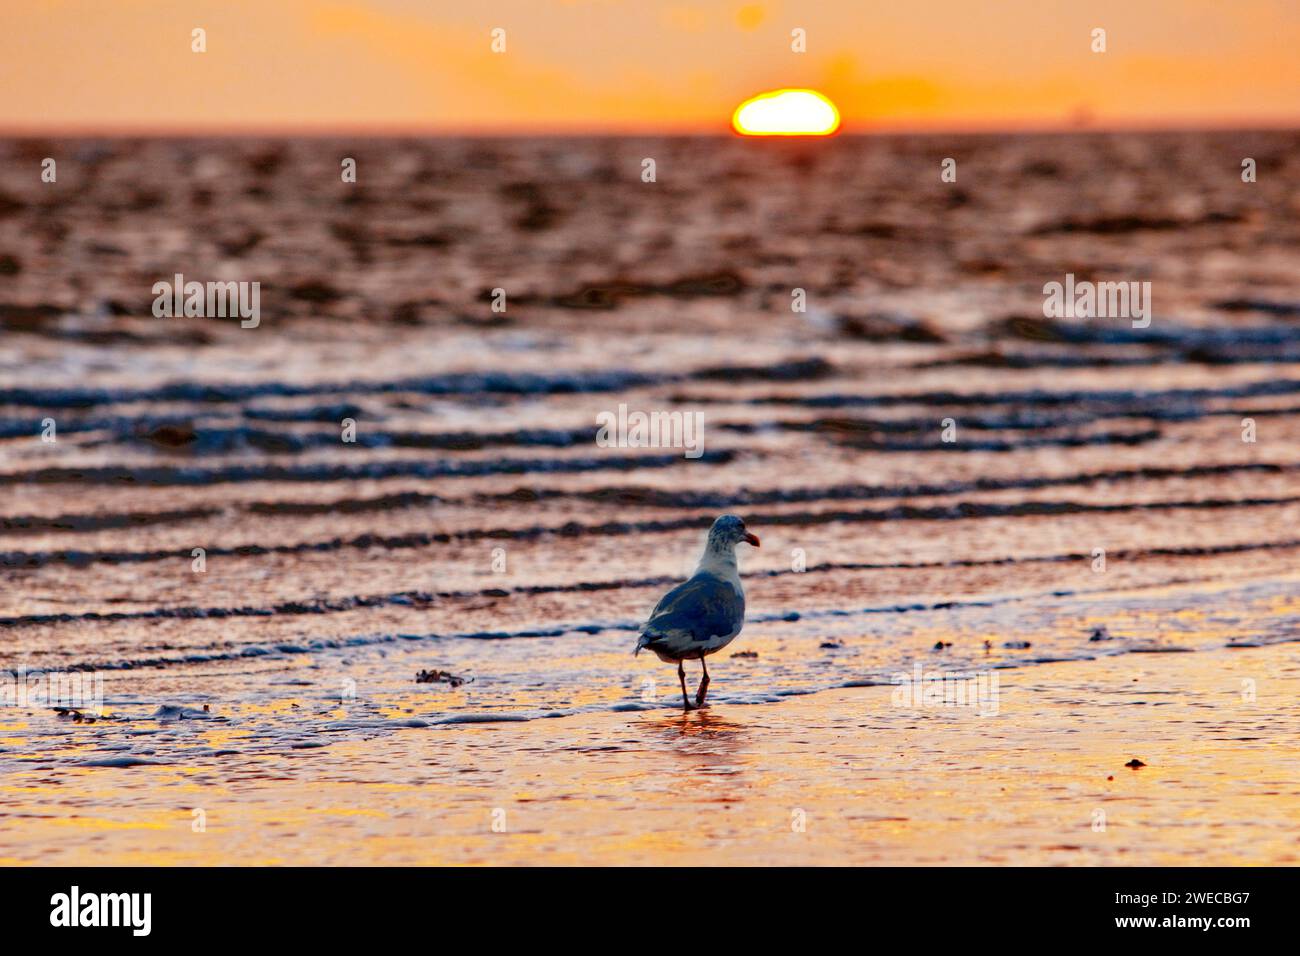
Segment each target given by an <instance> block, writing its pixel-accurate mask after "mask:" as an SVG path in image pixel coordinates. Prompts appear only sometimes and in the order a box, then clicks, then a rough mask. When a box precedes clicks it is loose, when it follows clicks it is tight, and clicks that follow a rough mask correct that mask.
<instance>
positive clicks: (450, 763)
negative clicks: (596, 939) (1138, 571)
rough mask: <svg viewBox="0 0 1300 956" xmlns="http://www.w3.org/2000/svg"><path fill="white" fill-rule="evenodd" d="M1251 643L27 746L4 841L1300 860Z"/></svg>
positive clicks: (492, 861) (918, 858) (785, 857)
mask: <svg viewBox="0 0 1300 956" xmlns="http://www.w3.org/2000/svg"><path fill="white" fill-rule="evenodd" d="M1248 650H1249V653H1247V649H1245V648H1240V649H1229V648H1224V649H1220V650H1215V651H1201V652H1196V653H1185V654H1161V655H1142V659H1134V658H1133V657H1132V656H1128V655H1126V656H1124V657H1118V658H1114V657H1112V658H1097V659H1093V660H1087V661H1072V662H1068V663H1059V664H1041V665H1037V666H1035V667H1034V668H1032V669H1022V670H1005V671H1002V672H1000V675H999V679H1000V691H999V692H1000V695H1001V699H1000V702H999V703H1000V706H999V713H998V714H997V715H996V716H984V717H981V716H978V712H977V710H975V709H972V708H969V707H967V708H939V709H916V708H904V707H898V706H896V705H895V704H893V703H891V695H892V694H893V691H894V688H891V687H889V686H887V685H881V686H874V687H863V688H853V689H838V690H827V691H823V692H820V693H817V694H810V695H806V696H792V697H790V698H789V699H787V700H785V701H783V702H782V703H780V704H769V705H757V706H740V705H720V706H718V707H716V708H709V709H707V710H705V711H703V712H692V713H691V714H689V715H682V714H677V713H665V712H662V711H641V712H622V713H618V712H611V713H590V714H585V715H574V716H571V717H570V718H569V719H568V720H564V721H548V720H537V721H530V722H527V723H508V724H486V723H485V724H461V725H458V726H455V727H443V728H415V727H413V728H412V729H411V730H410V731H409V732H403V733H399V734H394V735H390V736H388V737H380V738H376V739H371V740H366V741H350V742H339V743H336V744H331V745H328V746H324V747H320V748H316V749H305V750H301V751H296V752H295V754H294V759H293V761H292V762H291V765H290V766H288V767H287V768H286V767H285V766H283V765H281V766H278V767H276V768H274V770H272V768H271V767H269V766H265V767H264V766H263V764H264V763H266V764H269V763H271V762H272V761H271V760H269V759H268V760H265V761H264V760H263V759H261V758H259V757H258V756H252V757H249V758H247V759H243V760H241V762H240V763H237V764H236V763H228V762H223V761H222V760H221V759H220V758H217V759H214V760H212V761H209V762H207V763H205V764H201V765H198V766H184V767H178V766H174V765H147V764H146V765H137V766H133V767H95V768H91V767H74V768H62V767H60V768H52V767H49V766H45V767H42V766H35V767H33V768H32V769H31V770H30V771H23V772H18V773H15V774H13V775H11V780H10V781H9V782H8V783H7V784H6V789H7V790H8V794H7V799H6V801H5V802H6V805H7V806H8V809H7V810H6V812H5V814H4V817H3V818H0V862H3V863H8V864H13V863H37V864H65V865H108V864H126V865H138V864H181V865H186V864H189V865H198V864H205V865H232V864H272V865H274V864H306V865H315V864H331V863H333V864H341V863H348V864H351V865H384V864H467V865H476V864H482V865H499V864H528V863H544V864H545V863H549V864H556V865H570V864H572V865H581V864H632V865H642V864H683V865H686V864H740V865H780V864H796V865H799V864H869V865H970V864H1013V865H1039V864H1046V865H1056V864H1071V865H1079V864H1084V865H1097V864H1107V865H1142V864H1150V865H1242V864H1244V865H1256V864H1271V865H1294V864H1295V863H1297V862H1298V861H1300V850H1297V848H1296V846H1295V843H1294V838H1293V834H1294V833H1295V832H1296V829H1297V827H1300V803H1297V801H1296V800H1295V799H1294V798H1295V797H1296V796H1297V795H1298V794H1297V787H1296V783H1295V781H1296V780H1297V779H1300V773H1297V771H1298V770H1300V758H1297V757H1286V756H1283V755H1279V754H1278V752H1277V748H1276V746H1275V744H1274V741H1276V740H1291V739H1294V737H1295V734H1296V732H1297V730H1300V716H1297V715H1296V714H1295V713H1294V712H1293V713H1289V714H1288V713H1286V712H1285V711H1282V710H1281V709H1280V707H1281V704H1280V702H1283V701H1294V700H1295V699H1296V696H1297V691H1300V666H1297V663H1296V662H1295V660H1294V653H1293V650H1292V649H1291V648H1289V647H1288V645H1286V644H1271V645H1263V646H1259V647H1252V648H1249V649H1248ZM1249 682H1253V683H1249ZM1252 695H1253V699H1251V698H1252ZM15 729H16V728H14V727H13V726H8V725H7V726H6V728H5V731H4V736H5V737H7V738H9V739H10V741H11V742H12V739H13V734H14V731H15ZM214 732H218V733H219V732H220V731H219V730H217V731H214ZM1134 757H1136V758H1138V759H1140V760H1141V761H1143V763H1144V764H1145V766H1143V767H1141V768H1139V769H1130V768H1127V767H1126V766H1125V763H1126V762H1127V761H1128V760H1129V759H1130V758H1134ZM281 764H283V761H281ZM1108 778H1109V779H1108ZM103 807H111V808H112V809H111V810H107V809H98V808H103ZM200 819H201V821H202V829H195V828H196V827H198V826H199V825H200V824H199V821H200ZM494 827H495V828H496V829H495V830H494Z"/></svg>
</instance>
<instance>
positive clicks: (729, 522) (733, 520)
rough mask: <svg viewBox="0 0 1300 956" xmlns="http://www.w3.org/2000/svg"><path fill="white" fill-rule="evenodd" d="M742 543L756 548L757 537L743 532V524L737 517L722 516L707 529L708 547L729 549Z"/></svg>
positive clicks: (745, 531)
mask: <svg viewBox="0 0 1300 956" xmlns="http://www.w3.org/2000/svg"><path fill="white" fill-rule="evenodd" d="M742 541H745V542H748V543H749V544H752V545H753V546H754V547H756V548H757V547H758V535H756V534H750V533H749V532H748V531H747V530H745V522H744V521H742V520H741V519H740V517H739V516H738V515H722V516H721V517H720V518H718V520H717V521H715V522H713V527H712V528H710V529H709V546H710V547H723V548H728V549H730V548H734V547H735V546H736V545H738V544H740V542H742Z"/></svg>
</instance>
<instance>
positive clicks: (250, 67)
mask: <svg viewBox="0 0 1300 956" xmlns="http://www.w3.org/2000/svg"><path fill="white" fill-rule="evenodd" d="M3 3H4V11H3V13H0V93H2V95H0V128H4V129H6V130H10V131H14V130H33V129H37V130H51V131H59V130H69V129H83V130H103V131H113V130H176V131H191V130H193V131H213V132H217V131H227V130H233V129H240V128H253V129H272V130H286V131H292V130H303V131H310V130H330V129H340V130H363V129H374V130H394V131H396V130H428V131H448V132H473V131H481V132H538V131H556V132H583V131H593V132H618V131H647V132H657V131H665V132H678V131H680V132H696V131H717V132H723V131H725V130H726V129H727V128H728V123H729V120H730V117H731V111H732V110H733V109H734V108H735V106H736V104H737V103H739V102H740V101H741V100H743V99H745V98H746V97H748V96H750V95H752V94H753V93H756V92H759V91H761V90H764V89H770V88H773V87H781V86H807V87H814V88H817V89H820V90H823V91H825V92H826V93H827V94H828V95H829V96H831V98H832V99H834V100H835V102H836V103H837V104H838V105H839V107H840V110H841V113H842V114H843V117H844V129H845V130H846V131H848V132H853V131H869V130H873V129H899V128H970V127H984V128H1008V127H1022V126H1047V127H1059V126H1064V125H1068V124H1070V123H1071V122H1073V121H1075V120H1077V119H1078V118H1080V117H1089V118H1091V120H1092V122H1093V123H1094V125H1099V126H1109V125H1115V126H1128V125H1160V126H1180V125H1182V126H1188V125H1200V124H1213V125H1226V124H1231V125H1273V124H1286V125H1293V124H1295V123H1296V122H1298V121H1300V65H1297V64H1298V62H1300V58H1298V57H1297V52H1296V51H1297V50H1300V3H1297V2H1296V0H1230V2H1229V0H1088V2H1071V0H904V2H901V3H900V2H898V0H879V2H877V0H817V2H811V0H808V2H802V3H800V2H793V0H768V2H755V3H750V2H745V0H740V2H724V0H694V2H692V0H662V2H660V0H455V2H448V0H23V2H19V0H3ZM194 27H203V28H205V29H206V30H207V44H208V50H207V52H206V53H202V54H196V53H192V52H191V51H190V31H191V30H192V29H193V28H194ZM494 27H503V28H504V29H505V30H506V52H505V53H502V54H496V53H493V52H492V51H491V49H490V46H489V44H490V42H491V37H490V31H491V30H492V28H494ZM795 27H800V28H803V29H804V30H805V31H806V32H807V52H806V53H802V54H799V53H794V52H791V49H790V31H791V30H792V29H793V28H795ZM1094 27H1103V28H1105V29H1106V31H1107V46H1108V50H1107V52H1106V53H1104V54H1095V53H1093V52H1091V50H1090V49H1089V45H1090V42H1091V38H1090V32H1091V30H1092V29H1093V28H1094Z"/></svg>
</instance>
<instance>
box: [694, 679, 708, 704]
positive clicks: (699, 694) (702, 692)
mask: <svg viewBox="0 0 1300 956" xmlns="http://www.w3.org/2000/svg"><path fill="white" fill-rule="evenodd" d="M708 695H709V679H708V678H707V677H705V678H704V680H702V681H700V688H699V690H697V691H696V692H695V706H696V707H703V706H704V698H705V697H707V696H708Z"/></svg>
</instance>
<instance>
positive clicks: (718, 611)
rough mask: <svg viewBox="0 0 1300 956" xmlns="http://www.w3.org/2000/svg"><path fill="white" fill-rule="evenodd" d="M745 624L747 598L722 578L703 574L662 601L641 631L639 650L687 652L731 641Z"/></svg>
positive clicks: (680, 586) (677, 588) (638, 643)
mask: <svg viewBox="0 0 1300 956" xmlns="http://www.w3.org/2000/svg"><path fill="white" fill-rule="evenodd" d="M744 621H745V597H744V595H742V594H740V593H739V592H737V591H736V589H735V588H734V587H732V586H731V585H730V584H728V583H727V582H726V581H723V580H722V579H721V578H718V577H715V576H714V575H712V574H708V573H707V572H700V573H698V574H696V575H695V576H694V577H692V578H691V579H690V580H689V581H687V582H685V583H684V584H679V585H678V586H677V587H675V588H673V589H672V590H671V591H669V592H668V593H667V594H665V595H664V596H663V597H662V598H660V600H659V603H658V604H656V605H655V609H654V610H653V611H652V612H651V613H650V619H649V620H648V621H646V623H645V626H644V627H643V628H641V636H640V638H639V639H638V640H637V650H640V649H641V648H643V647H648V648H650V649H651V650H665V651H668V652H670V653H678V654H680V653H684V652H686V651H689V650H690V649H691V648H692V647H693V646H696V647H698V645H699V644H702V643H705V642H708V641H710V640H713V639H714V638H720V639H724V640H729V639H730V638H732V637H734V636H735V635H736V634H737V632H739V630H740V627H741V625H742V624H743V623H744Z"/></svg>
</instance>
